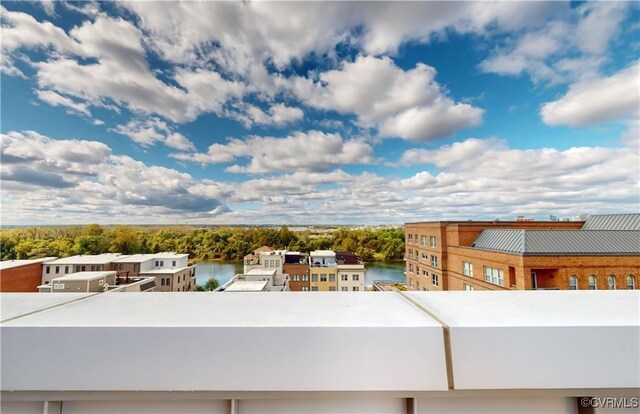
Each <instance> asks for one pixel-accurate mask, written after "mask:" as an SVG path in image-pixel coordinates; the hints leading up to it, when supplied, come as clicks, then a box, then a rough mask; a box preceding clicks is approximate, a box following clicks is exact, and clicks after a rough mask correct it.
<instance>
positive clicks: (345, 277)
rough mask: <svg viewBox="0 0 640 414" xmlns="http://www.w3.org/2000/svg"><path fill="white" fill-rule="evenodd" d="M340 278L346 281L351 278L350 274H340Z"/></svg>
mask: <svg viewBox="0 0 640 414" xmlns="http://www.w3.org/2000/svg"><path fill="white" fill-rule="evenodd" d="M340 280H342V281H343V282H346V281H347V280H349V275H340Z"/></svg>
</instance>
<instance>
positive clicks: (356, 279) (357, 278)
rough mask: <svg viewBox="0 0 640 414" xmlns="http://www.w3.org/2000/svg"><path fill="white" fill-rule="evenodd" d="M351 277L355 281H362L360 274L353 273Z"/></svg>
mask: <svg viewBox="0 0 640 414" xmlns="http://www.w3.org/2000/svg"><path fill="white" fill-rule="evenodd" d="M351 278H352V279H353V281H354V282H359V281H360V275H351Z"/></svg>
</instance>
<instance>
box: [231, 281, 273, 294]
mask: <svg viewBox="0 0 640 414" xmlns="http://www.w3.org/2000/svg"><path fill="white" fill-rule="evenodd" d="M268 283H269V282H268V281H266V280H236V281H235V282H233V283H231V284H230V285H229V286H227V287H226V288H225V290H224V291H225V292H262V291H263V290H264V289H265V288H266V287H267V284H268Z"/></svg>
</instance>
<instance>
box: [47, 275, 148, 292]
mask: <svg viewBox="0 0 640 414" xmlns="http://www.w3.org/2000/svg"><path fill="white" fill-rule="evenodd" d="M155 287H156V283H155V280H154V278H152V277H131V278H130V279H129V281H128V282H127V283H124V282H123V281H119V280H118V279H117V277H116V272H115V271H113V270H109V271H100V272H91V271H89V272H77V273H70V274H68V275H64V276H60V277H55V278H53V279H51V281H50V283H48V284H45V285H40V286H38V290H39V291H40V292H41V293H92V292H96V293H97V292H108V291H113V290H120V291H128V292H149V291H154V290H155Z"/></svg>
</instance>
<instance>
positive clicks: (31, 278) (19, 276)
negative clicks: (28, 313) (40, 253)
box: [0, 257, 56, 292]
mask: <svg viewBox="0 0 640 414" xmlns="http://www.w3.org/2000/svg"><path fill="white" fill-rule="evenodd" d="M55 259H56V258H55V257H45V258H42V259H32V260H5V261H2V262H0V292H37V291H38V286H39V285H40V284H41V283H42V273H43V266H44V264H45V263H48V262H51V261H53V260H55Z"/></svg>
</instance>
